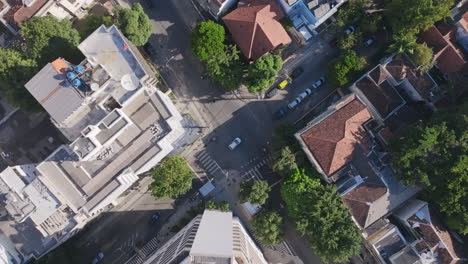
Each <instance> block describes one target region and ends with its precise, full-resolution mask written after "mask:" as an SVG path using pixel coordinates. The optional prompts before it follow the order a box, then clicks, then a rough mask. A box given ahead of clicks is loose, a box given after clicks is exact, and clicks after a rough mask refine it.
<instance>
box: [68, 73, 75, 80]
mask: <svg viewBox="0 0 468 264" xmlns="http://www.w3.org/2000/svg"><path fill="white" fill-rule="evenodd" d="M75 78H76V74H75V73H74V72H67V79H68V80H73V79H75Z"/></svg>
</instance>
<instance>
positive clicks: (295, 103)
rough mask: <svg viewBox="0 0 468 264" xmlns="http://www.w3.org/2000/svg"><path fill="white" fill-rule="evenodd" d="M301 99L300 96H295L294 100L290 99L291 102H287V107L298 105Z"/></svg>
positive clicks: (291, 107)
mask: <svg viewBox="0 0 468 264" xmlns="http://www.w3.org/2000/svg"><path fill="white" fill-rule="evenodd" d="M301 101H302V99H301V98H300V97H298V98H296V99H295V100H294V101H292V102H291V103H289V104H288V107H289V109H293V108H294V107H296V105H298V104H299V103H300V102H301Z"/></svg>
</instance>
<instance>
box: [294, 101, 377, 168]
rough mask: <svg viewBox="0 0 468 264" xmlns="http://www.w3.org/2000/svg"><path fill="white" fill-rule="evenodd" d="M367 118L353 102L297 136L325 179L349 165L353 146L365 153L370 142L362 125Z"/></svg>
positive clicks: (363, 109) (368, 116) (356, 103)
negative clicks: (359, 147)
mask: <svg viewBox="0 0 468 264" xmlns="http://www.w3.org/2000/svg"><path fill="white" fill-rule="evenodd" d="M370 118H371V114H370V113H369V111H368V110H367V108H366V106H365V105H364V104H362V103H361V102H360V101H359V100H358V99H357V98H354V99H353V100H352V101H350V102H349V103H347V104H343V105H341V106H340V108H338V109H337V110H336V111H335V112H334V113H332V114H330V115H329V116H327V117H326V118H325V119H323V120H321V121H320V122H319V123H317V124H315V125H313V126H312V127H310V128H308V129H307V130H306V131H304V132H303V133H302V134H301V135H300V136H301V138H302V140H303V141H304V143H305V144H306V146H307V148H308V149H309V151H310V152H311V153H312V154H313V156H314V158H315V159H316V160H317V162H318V163H319V164H320V167H321V168H322V170H323V171H324V172H325V174H326V175H327V177H330V176H332V174H333V173H334V172H336V171H337V170H339V169H340V168H341V167H343V166H344V165H346V164H347V163H348V162H350V161H351V159H352V154H353V152H354V148H355V147H356V145H360V146H361V147H363V148H364V149H368V145H369V142H370V139H369V137H368V135H367V132H366V131H365V129H364V127H363V126H362V125H363V124H364V123H365V122H366V121H367V120H369V119H370Z"/></svg>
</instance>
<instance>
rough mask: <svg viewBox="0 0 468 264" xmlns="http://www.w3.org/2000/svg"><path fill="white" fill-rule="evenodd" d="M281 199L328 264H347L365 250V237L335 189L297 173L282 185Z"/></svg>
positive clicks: (300, 172) (300, 230) (317, 252)
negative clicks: (339, 263) (363, 244)
mask: <svg viewBox="0 0 468 264" xmlns="http://www.w3.org/2000/svg"><path fill="white" fill-rule="evenodd" d="M281 197H282V198H283V200H284V201H285V203H286V207H287V209H288V214H289V215H290V216H292V217H295V219H296V228H297V230H298V231H299V232H300V233H301V234H303V235H305V236H306V237H307V238H308V240H309V241H310V243H311V245H312V248H313V250H314V253H316V254H317V255H318V256H319V257H320V258H322V260H324V261H325V262H345V261H348V260H349V258H350V257H352V256H354V255H357V254H358V253H359V252H360V249H361V246H360V244H361V234H360V231H359V229H358V228H357V227H356V225H355V224H354V222H353V220H352V219H351V216H350V215H349V212H348V209H347V208H346V206H345V205H344V204H343V201H342V199H341V196H340V195H339V194H338V193H337V192H336V188H335V187H334V186H333V185H322V184H321V183H320V181H319V180H318V179H312V178H311V177H309V176H308V175H306V174H304V172H303V171H300V170H296V171H295V172H294V173H293V174H292V175H291V176H290V177H289V178H288V179H287V180H285V181H283V183H282V184H281Z"/></svg>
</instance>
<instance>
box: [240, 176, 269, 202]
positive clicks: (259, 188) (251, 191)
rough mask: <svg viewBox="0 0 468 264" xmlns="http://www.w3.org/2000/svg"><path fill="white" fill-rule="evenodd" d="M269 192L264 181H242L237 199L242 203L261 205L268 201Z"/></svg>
mask: <svg viewBox="0 0 468 264" xmlns="http://www.w3.org/2000/svg"><path fill="white" fill-rule="evenodd" d="M270 190H271V189H270V187H269V186H268V182H266V181H253V182H252V181H244V182H242V183H241V186H240V191H239V198H240V200H241V202H243V203H245V202H249V203H251V204H258V205H262V204H264V203H265V202H266V200H267V199H268V193H269V192H270Z"/></svg>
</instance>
